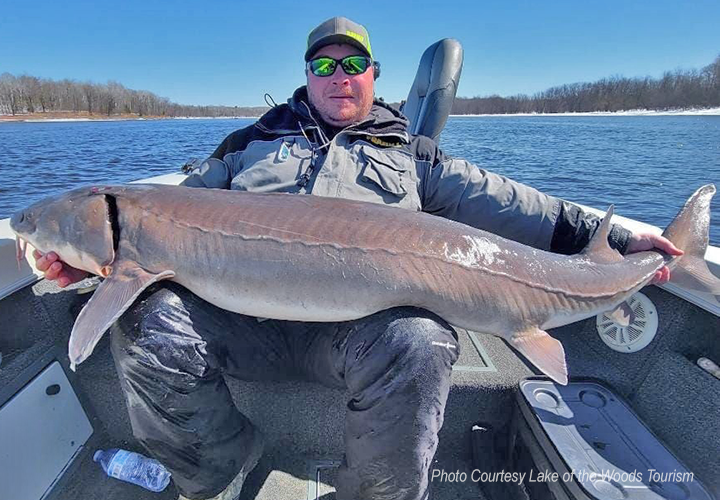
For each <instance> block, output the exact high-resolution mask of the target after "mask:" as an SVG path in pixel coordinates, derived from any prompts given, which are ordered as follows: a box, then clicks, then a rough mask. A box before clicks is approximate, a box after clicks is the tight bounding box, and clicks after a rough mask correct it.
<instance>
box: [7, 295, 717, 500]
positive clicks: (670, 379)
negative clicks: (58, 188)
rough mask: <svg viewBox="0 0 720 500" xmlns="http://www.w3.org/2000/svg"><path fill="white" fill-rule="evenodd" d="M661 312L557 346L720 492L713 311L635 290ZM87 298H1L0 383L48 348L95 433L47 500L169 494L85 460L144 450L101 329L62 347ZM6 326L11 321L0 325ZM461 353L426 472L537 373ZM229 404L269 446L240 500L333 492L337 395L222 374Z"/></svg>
mask: <svg viewBox="0 0 720 500" xmlns="http://www.w3.org/2000/svg"><path fill="white" fill-rule="evenodd" d="M644 293H646V294H647V295H648V296H649V297H650V298H651V299H652V300H653V301H654V302H655V304H656V305H657V306H658V310H659V311H661V314H662V317H661V329H660V331H659V332H658V337H657V338H656V339H655V341H654V342H653V344H651V345H650V346H649V347H648V348H646V349H644V350H642V351H640V352H638V353H636V354H633V355H627V354H619V353H616V352H614V351H610V350H609V349H608V348H607V347H606V346H605V345H604V344H603V343H602V342H601V341H600V339H599V338H598V336H597V334H596V332H595V326H594V319H591V320H587V321H585V322H582V323H577V324H574V325H569V326H567V327H563V328H559V329H556V330H554V331H553V335H554V336H556V337H557V338H558V339H559V340H561V341H562V342H563V344H564V346H565V349H566V353H567V358H568V366H569V371H570V375H571V377H572V378H574V379H577V378H586V377H589V378H596V379H600V380H602V381H603V382H604V383H605V384H607V385H609V386H611V387H613V388H614V389H615V390H616V392H617V393H618V394H620V395H621V396H623V397H625V398H626V399H627V400H628V401H629V402H630V403H631V404H632V405H633V409H634V410H635V411H636V412H637V413H638V414H639V415H640V417H641V418H642V419H643V420H644V421H645V422H646V423H647V424H648V426H649V427H650V428H651V429H652V430H653V431H654V432H655V434H656V435H658V436H659V437H660V439H661V440H662V441H664V442H665V443H666V444H667V445H668V447H669V448H670V449H671V450H672V451H673V452H674V453H675V454H676V455H677V456H678V458H680V459H681V461H683V462H684V463H685V464H686V465H687V466H688V467H689V468H690V469H691V470H692V471H694V473H695V474H696V477H697V478H698V479H700V480H701V481H702V482H703V483H704V485H705V486H706V487H707V488H708V489H709V490H711V491H714V493H715V494H716V495H717V492H718V491H720V473H719V472H720V457H719V456H718V454H717V450H718V449H720V418H718V414H719V413H718V412H719V411H720V403H719V402H720V381H718V380H717V379H714V378H712V377H711V376H710V375H708V374H707V373H705V372H703V371H702V370H700V369H699V368H697V366H695V365H694V364H693V361H691V360H694V359H696V358H697V357H698V356H700V355H703V356H708V357H710V358H713V359H720V341H719V339H718V337H717V335H718V332H720V318H718V317H716V316H713V315H710V314H708V313H706V312H705V311H702V310H700V309H699V308H697V307H695V306H693V305H692V304H689V303H688V302H686V301H684V300H682V299H679V298H677V297H675V296H673V295H671V294H669V293H667V292H664V291H662V290H660V289H658V288H655V287H648V288H646V289H645V290H644ZM83 301H84V299H83V296H80V295H77V294H75V293H74V292H73V291H72V290H66V291H62V290H60V289H59V288H57V287H56V286H55V285H54V284H52V283H48V282H45V281H39V282H37V283H36V284H34V285H33V286H31V287H26V288H25V289H23V290H21V291H19V292H16V293H15V294H13V295H12V296H10V297H7V298H5V299H3V300H1V301H0V316H1V317H2V318H3V322H4V326H3V331H10V332H12V333H11V334H10V335H6V334H3V336H1V337H0V342H2V344H0V348H1V349H2V351H3V356H4V359H3V363H2V369H0V388H2V387H5V386H6V385H8V384H9V383H10V381H12V380H13V378H15V377H16V376H17V375H18V374H19V373H20V372H22V371H23V370H24V369H26V368H27V367H28V366H30V365H31V364H32V363H33V362H37V361H36V360H37V359H39V358H41V357H42V356H43V355H47V353H50V354H49V355H53V354H57V357H58V359H59V360H60V362H61V363H62V364H63V367H64V368H65V371H66V373H68V375H69V378H70V380H71V382H72V384H73V386H74V388H75V390H76V392H77V394H78V398H79V399H80V401H81V403H82V405H83V407H84V409H85V411H86V412H87V414H88V416H89V418H90V420H91V423H92V425H93V428H94V431H95V432H94V434H93V436H92V437H91V438H90V440H89V441H88V443H87V444H86V446H85V448H84V450H83V451H82V452H81V453H80V454H79V456H78V457H77V458H76V460H75V461H74V462H73V464H72V465H71V466H70V468H69V470H68V471H67V472H66V473H65V474H64V475H63V477H62V478H61V479H60V480H59V482H58V483H57V484H56V486H55V487H54V489H53V490H52V492H51V493H50V494H49V496H48V497H47V498H48V499H50V500H70V499H77V498H83V499H87V500H121V499H122V500H125V499H148V500H150V499H175V498H177V492H176V490H175V488H174V486H173V485H172V483H171V485H170V486H169V487H168V488H167V489H166V490H165V491H164V492H162V493H160V494H157V493H151V492H147V491H145V490H142V489H140V488H139V487H136V486H133V485H129V484H125V483H122V482H120V481H116V480H114V479H110V478H108V477H106V476H105V474H104V473H103V471H102V469H101V468H100V467H99V466H98V465H97V464H95V463H94V462H92V454H93V452H94V451H95V450H96V449H98V448H103V449H105V448H110V447H121V448H125V449H129V450H134V451H140V452H143V450H142V448H141V447H140V446H139V444H138V443H137V442H136V441H135V440H134V438H133V437H132V432H131V428H130V423H129V420H128V417H127V411H126V409H125V403H124V401H123V398H122V393H121V391H120V386H119V381H118V378H117V374H116V372H115V368H114V364H113V361H112V357H111V355H110V350H109V339H108V337H107V336H106V337H105V338H104V339H103V340H102V341H101V342H100V344H98V347H97V348H96V350H95V352H94V353H93V355H92V356H91V357H90V358H89V359H88V360H87V361H86V362H85V363H83V364H82V365H80V366H79V367H78V371H77V373H75V374H73V373H71V372H69V370H68V366H67V358H66V356H65V354H66V343H67V338H68V334H69V331H70V329H71V327H72V324H73V322H74V317H75V315H76V314H77V312H78V311H79V308H80V307H81V305H82V302H83ZM6 325H12V326H11V327H10V328H9V330H6V328H7V326H6ZM459 335H460V339H461V345H462V355H461V358H460V360H459V361H458V363H457V365H456V367H455V368H456V369H455V370H454V372H453V386H452V388H451V393H450V397H449V400H448V405H447V409H446V414H445V425H444V427H443V429H442V432H441V434H440V444H439V449H438V454H437V456H436V459H435V462H434V463H433V466H432V468H431V471H432V470H433V469H441V470H444V471H446V472H455V471H464V472H466V473H467V474H468V476H469V475H470V473H471V471H472V469H473V466H472V463H473V462H472V451H471V446H470V429H471V427H472V425H473V424H475V423H478V422H482V423H489V424H491V425H494V426H496V427H501V426H502V425H504V424H506V423H508V422H509V421H510V419H511V415H512V412H513V408H514V398H515V392H516V388H517V385H518V382H519V381H520V380H522V379H524V378H526V377H528V376H531V375H533V374H534V372H533V370H532V369H530V368H529V367H528V366H527V365H526V364H525V363H524V362H523V361H522V360H521V359H520V358H519V357H518V356H517V355H516V354H515V353H514V352H513V351H511V349H510V348H509V347H508V346H507V345H506V344H505V343H504V342H503V341H502V340H500V339H498V338H496V337H492V336H488V335H482V334H469V333H468V332H465V331H459ZM228 385H229V387H230V389H231V392H232V394H233V397H234V399H235V402H236V404H237V406H238V407H239V408H240V409H241V411H243V412H244V413H245V414H246V415H248V417H250V419H251V420H252V421H253V422H254V423H255V424H256V425H257V426H258V427H259V428H260V429H261V430H262V431H263V432H264V433H265V435H266V438H267V445H266V453H265V455H264V457H263V458H262V459H261V461H260V463H259V465H258V467H257V468H256V469H255V471H254V472H253V473H252V474H251V475H250V477H249V478H248V481H247V483H246V486H245V488H244V491H243V494H242V496H241V498H242V499H243V500H250V499H257V500H305V499H308V498H312V499H319V498H322V499H323V500H330V499H333V498H334V497H335V496H334V493H333V492H334V488H333V481H334V467H336V466H337V463H338V462H339V460H340V459H341V457H342V453H343V440H342V436H343V422H344V412H345V400H346V396H345V394H343V392H342V391H335V390H330V389H327V388H325V387H322V386H319V385H315V384H309V383H289V382H288V383H285V382H283V383H277V382H274V383H269V382H262V383H260V382H243V381H238V380H233V379H229V380H228ZM431 492H432V493H431V497H430V498H431V499H432V500H451V499H471V498H472V499H481V498H485V497H483V496H482V493H481V490H480V487H479V485H478V484H476V483H474V482H472V481H470V480H468V481H465V482H455V483H453V482H447V481H445V482H439V481H434V482H433V483H432V488H431Z"/></svg>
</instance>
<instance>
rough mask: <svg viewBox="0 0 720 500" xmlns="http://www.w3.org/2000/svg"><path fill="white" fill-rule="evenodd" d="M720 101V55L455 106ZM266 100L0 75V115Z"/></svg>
mask: <svg viewBox="0 0 720 500" xmlns="http://www.w3.org/2000/svg"><path fill="white" fill-rule="evenodd" d="M718 106H720V56H718V57H717V58H716V59H715V61H714V62H713V63H712V64H709V65H707V66H705V67H704V68H702V69H700V70H695V69H693V70H675V71H667V72H665V73H664V74H663V76H662V77H661V78H651V77H644V78H626V77H622V76H613V77H610V78H603V79H602V80H599V81H596V82H591V83H573V84H568V85H561V86H558V87H552V88H549V89H547V90H545V91H543V92H539V93H537V94H535V95H533V96H528V95H523V94H520V95H515V96H510V97H501V96H499V95H492V96H488V97H472V98H466V97H458V98H456V99H455V103H454V104H453V108H452V113H453V114H458V115H467V114H511V113H567V112H592V111H610V112H613V111H624V110H632V109H652V110H671V109H687V108H710V107H718ZM267 110H268V108H267V107H238V106H186V105H183V104H177V103H174V102H171V101H170V100H169V99H167V98H165V97H160V96H157V95H155V94H153V93H152V92H148V91H145V90H132V89H128V88H126V87H125V86H123V85H122V84H120V83H117V82H112V81H111V82H108V83H106V84H97V83H91V82H78V81H75V80H68V79H64V80H59V81H55V80H52V79H48V78H38V77H35V76H29V75H21V76H14V75H11V74H9V73H3V74H2V75H0V114H11V115H17V114H24V113H47V112H55V111H63V112H73V113H85V112H87V113H88V114H89V115H105V116H112V115H120V114H125V115H134V116H138V117H144V116H148V117H185V116H187V117H215V116H260V115H262V114H263V113H264V112H265V111H267Z"/></svg>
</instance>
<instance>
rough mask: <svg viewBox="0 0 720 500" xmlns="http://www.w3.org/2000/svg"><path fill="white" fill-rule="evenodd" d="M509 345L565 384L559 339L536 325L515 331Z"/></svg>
mask: <svg viewBox="0 0 720 500" xmlns="http://www.w3.org/2000/svg"><path fill="white" fill-rule="evenodd" d="M510 345H512V346H513V347H514V348H515V349H517V350H518V351H520V354H522V355H523V356H525V357H526V358H527V359H528V361H530V362H531V363H532V364H534V365H535V366H537V367H538V368H539V369H540V371H541V372H543V373H544V374H545V375H547V376H548V377H550V378H551V379H553V380H554V381H555V382H557V383H558V384H562V385H567V383H568V371H567V364H566V363H565V349H563V346H562V344H561V343H560V341H559V340H557V339H554V338H552V337H551V336H550V335H548V333H547V332H546V331H543V330H540V329H539V328H537V327H531V328H528V329H527V330H525V331H522V332H518V333H515V334H514V335H513V336H512V337H511V339H510Z"/></svg>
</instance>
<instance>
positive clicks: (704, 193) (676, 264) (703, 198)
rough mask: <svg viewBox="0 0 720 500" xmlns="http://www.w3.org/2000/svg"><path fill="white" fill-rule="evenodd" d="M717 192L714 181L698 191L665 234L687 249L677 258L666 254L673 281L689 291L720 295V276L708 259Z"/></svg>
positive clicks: (671, 280) (676, 244)
mask: <svg viewBox="0 0 720 500" xmlns="http://www.w3.org/2000/svg"><path fill="white" fill-rule="evenodd" d="M714 195H715V186H714V185H712V184H707V185H706V186H703V187H701V188H700V189H698V190H697V191H695V193H693V195H692V196H691V197H690V198H689V199H688V201H687V202H686V203H685V206H684V207H682V209H680V212H678V214H677V215H676V216H675V219H673V221H672V222H671V223H670V225H669V226H668V227H667V229H665V232H663V236H664V237H665V238H667V239H668V240H670V241H671V242H672V243H673V244H674V245H675V246H676V247H678V248H679V249H681V250H682V251H683V252H685V253H684V254H683V255H681V256H678V257H667V261H668V266H669V267H670V268H672V269H673V271H672V273H671V274H670V282H671V283H675V284H676V285H678V286H681V287H683V288H686V289H688V290H694V291H698V292H705V293H711V294H713V295H720V278H718V277H717V276H715V275H714V274H713V273H712V272H711V271H710V269H709V268H708V266H707V262H706V261H705V252H706V250H707V246H708V241H709V239H710V201H711V200H712V198H713V196H714Z"/></svg>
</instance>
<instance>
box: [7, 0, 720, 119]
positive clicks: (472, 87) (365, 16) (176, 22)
mask: <svg viewBox="0 0 720 500" xmlns="http://www.w3.org/2000/svg"><path fill="white" fill-rule="evenodd" d="M333 16H345V17H348V18H350V19H352V20H354V21H356V22H359V23H361V24H363V25H364V26H365V27H366V28H367V29H368V31H369V33H370V40H371V43H372V48H373V53H374V55H375V58H376V59H377V60H378V61H380V63H381V65H382V76H381V77H380V79H378V81H377V82H376V95H378V96H382V97H384V98H385V100H387V101H390V102H397V101H400V100H401V99H404V98H405V97H406V95H407V92H408V91H409V89H410V86H411V85H412V82H413V79H414V77H415V72H416V70H417V65H418V62H419V61H420V57H421V55H422V53H423V51H424V50H425V48H427V47H428V46H429V45H431V44H432V43H434V42H436V41H438V40H440V39H442V38H446V37H451V38H455V39H457V40H459V41H460V43H461V44H462V46H463V48H464V52H465V60H464V65H463V72H462V78H461V81H460V86H459V89H458V95H459V96H463V97H474V96H487V95H493V94H497V95H502V96H509V95H514V94H519V93H524V94H533V93H535V92H538V91H541V90H544V89H547V88H549V87H551V86H554V85H562V84H566V83H575V82H581V81H594V80H597V79H600V78H603V77H608V76H613V75H622V76H628V77H635V76H651V77H660V76H661V75H662V73H663V71H666V70H674V69H678V68H682V69H693V68H697V69H699V68H702V67H703V66H706V65H708V64H710V63H711V62H712V61H713V60H714V59H715V58H716V57H717V56H719V55H720V27H719V26H720V0H692V1H689V0H688V1H685V0H675V1H672V0H653V1H631V0H625V1H616V0H605V1H594V0H577V1H574V2H570V1H564V0H557V1H555V0H543V1H540V0H538V1H533V2H530V1H511V0H506V1H467V2H466V1H457V2H455V1H451V0H436V1H434V2H429V1H415V2H404V1H400V0H396V1H393V2H387V1H374V0H362V1H360V2H354V3H353V2H339V1H337V0H335V1H332V2H325V1H315V0H295V1H285V0H272V1H264V2H257V1H255V2H245V1H241V0H235V1H225V0H204V1H197V0H194V1H186V0H172V1H171V0H166V1H156V0H123V1H120V2H118V1H114V2H107V1H104V0H95V1H86V0H64V1H61V2H58V1H56V0H53V1H47V0H33V1H32V2H28V1H20V0H0V73H3V72H9V73H12V74H15V75H20V74H29V75H34V76H39V77H45V78H52V79H62V78H70V79H75V80H81V81H86V80H89V81H92V82H95V83H104V82H107V81H110V80H114V81H117V82H120V83H122V84H123V85H125V86H126V87H128V88H132V89H136V90H149V91H151V92H153V93H155V94H157V95H160V96H163V97H167V98H169V99H170V100H172V101H174V102H177V103H180V104H196V105H227V106H260V105H264V101H263V95H264V94H265V93H266V92H267V93H269V94H271V95H272V96H273V97H274V99H275V100H276V101H277V102H278V103H279V102H283V101H285V100H286V99H287V98H288V97H289V96H290V95H291V94H292V92H293V90H294V89H295V88H297V87H298V86H300V85H303V84H304V83H305V75H304V61H303V54H304V52H305V48H306V43H307V35H308V33H309V32H310V31H311V30H312V29H313V28H314V27H315V26H317V25H318V24H320V23H321V22H322V21H324V20H326V19H328V18H330V17H333Z"/></svg>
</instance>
